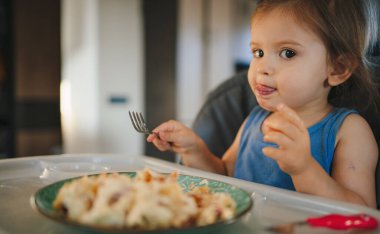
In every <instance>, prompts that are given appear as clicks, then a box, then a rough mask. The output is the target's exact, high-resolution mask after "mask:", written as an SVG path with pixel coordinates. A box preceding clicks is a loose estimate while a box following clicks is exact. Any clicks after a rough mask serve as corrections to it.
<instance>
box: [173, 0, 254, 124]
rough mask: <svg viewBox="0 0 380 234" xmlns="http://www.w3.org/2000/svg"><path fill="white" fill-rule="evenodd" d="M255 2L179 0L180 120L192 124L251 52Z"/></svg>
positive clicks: (178, 66) (247, 58)
mask: <svg viewBox="0 0 380 234" xmlns="http://www.w3.org/2000/svg"><path fill="white" fill-rule="evenodd" d="M254 3H255V2H254V1H253V2H252V1H248V0H179V16H178V17H179V18H178V41H177V53H178V55H177V57H178V60H177V119H179V120H180V121H181V122H182V123H185V124H186V125H188V126H190V125H191V124H192V122H193V120H194V119H195V116H196V114H197V112H198V111H199V109H200V107H201V105H202V104H203V102H204V100H205V98H206V96H207V94H208V93H209V92H210V91H211V90H212V89H214V88H215V87H216V86H218V85H219V84H220V83H221V82H223V81H225V80H226V79H228V78H229V77H231V76H232V75H233V74H235V72H236V70H235V65H236V63H248V62H249V60H250V58H251V54H250V49H249V40H250V28H249V22H250V15H251V11H252V9H253V7H254Z"/></svg>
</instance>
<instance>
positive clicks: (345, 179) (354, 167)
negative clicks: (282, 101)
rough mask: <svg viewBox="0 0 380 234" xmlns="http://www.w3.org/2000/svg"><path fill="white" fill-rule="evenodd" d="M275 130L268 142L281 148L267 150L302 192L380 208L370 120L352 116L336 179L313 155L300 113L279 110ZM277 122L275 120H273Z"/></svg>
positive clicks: (342, 134)
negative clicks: (376, 188)
mask: <svg viewBox="0 0 380 234" xmlns="http://www.w3.org/2000/svg"><path fill="white" fill-rule="evenodd" d="M279 112H280V114H279V115H278V116H277V119H274V121H269V122H267V123H266V125H267V127H268V128H270V129H272V130H271V131H268V132H267V134H266V135H265V137H264V139H265V140H266V141H270V142H274V143H276V144H278V145H279V148H278V149H275V148H272V147H267V148H265V149H264V150H263V151H264V153H265V154H266V155H267V156H268V157H271V158H273V159H274V160H276V161H277V162H278V164H279V166H280V167H281V169H282V170H283V171H285V172H286V173H288V174H289V175H290V176H291V177H292V180H293V183H294V185H295V188H296V190H297V191H299V192H304V193H309V194H314V195H318V196H323V197H328V198H332V199H336V200H341V201H346V202H352V203H357V204H362V205H367V206H371V207H376V199H375V167H376V163H377V155H378V149H377V144H376V141H375V139H374V136H373V134H372V131H371V129H370V128H369V126H368V124H367V123H366V121H365V120H364V119H363V118H362V117H360V116H359V115H350V116H348V117H347V118H346V119H345V121H344V122H343V124H342V126H341V129H340V131H339V133H338V136H337V143H336V144H337V145H336V148H335V154H334V161H333V165H332V176H331V177H330V176H329V175H328V174H327V173H326V172H325V171H324V170H323V168H322V167H321V166H320V165H319V163H318V162H317V161H316V160H315V159H314V158H313V157H312V156H311V152H310V142H309V141H310V140H309V136H308V133H307V129H306V127H304V126H303V123H302V121H301V119H300V118H299V117H298V116H297V114H296V113H295V112H294V111H293V110H291V109H290V108H288V107H286V106H282V107H281V108H280V109H279ZM272 120H273V118H272Z"/></svg>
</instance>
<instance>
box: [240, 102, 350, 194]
mask: <svg viewBox="0 0 380 234" xmlns="http://www.w3.org/2000/svg"><path fill="white" fill-rule="evenodd" d="M270 113H271V112H269V111H266V110H264V109H262V108H261V107H260V106H256V107H255V108H254V109H253V110H252V112H251V113H250V115H249V116H248V119H247V122H246V124H245V126H244V129H243V132H242V135H241V139H240V144H239V151H238V156H237V160H236V164H235V171H234V177H236V178H239V179H243V180H248V181H252V182H257V183H261V184H266V185H271V186H275V187H279V188H285V189H289V190H295V188H294V185H293V181H292V179H291V177H290V176H289V175H288V174H286V173H285V172H283V171H282V170H281V169H280V168H279V166H278V164H277V163H276V161H274V160H273V159H271V158H269V157H267V156H265V155H264V154H263V153H262V149H263V148H264V147H266V146H275V147H276V146H277V145H276V144H274V143H270V142H264V140H263V133H262V132H261V125H262V123H263V121H264V120H265V119H266V117H268V115H269V114H270ZM351 113H357V112H356V111H355V110H349V109H346V108H334V109H333V110H332V111H331V112H330V113H329V114H328V115H327V116H326V117H325V118H324V119H322V120H321V121H320V122H318V123H316V124H314V125H313V126H311V127H309V128H308V132H309V136H310V145H311V154H312V155H313V157H314V158H315V159H316V160H317V161H318V163H319V164H320V165H321V166H322V167H323V169H324V170H325V171H326V172H327V173H328V174H330V172H331V164H332V160H333V156H334V150H335V137H336V134H337V132H338V130H339V128H340V126H341V125H342V123H343V121H344V119H345V118H346V117H347V116H348V115H349V114H351Z"/></svg>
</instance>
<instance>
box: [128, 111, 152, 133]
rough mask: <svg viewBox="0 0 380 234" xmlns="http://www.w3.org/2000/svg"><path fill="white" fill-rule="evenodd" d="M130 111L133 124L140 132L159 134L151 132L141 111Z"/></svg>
mask: <svg viewBox="0 0 380 234" xmlns="http://www.w3.org/2000/svg"><path fill="white" fill-rule="evenodd" d="M128 113H129V118H131V122H132V125H133V127H134V128H135V129H136V131H138V132H140V133H144V134H147V135H149V134H154V135H156V136H158V134H157V133H155V132H151V131H150V130H149V128H148V126H147V125H146V122H145V120H144V117H143V115H142V114H141V113H140V112H134V111H132V112H131V111H128Z"/></svg>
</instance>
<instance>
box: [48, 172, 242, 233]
mask: <svg viewBox="0 0 380 234" xmlns="http://www.w3.org/2000/svg"><path fill="white" fill-rule="evenodd" d="M177 178H178V173H177V172H173V173H171V174H169V175H163V174H158V173H154V172H152V171H151V170H149V169H145V170H141V171H138V172H137V175H136V177H135V178H130V177H129V176H128V175H124V174H119V173H112V174H101V175H97V176H84V177H81V178H79V179H76V180H73V181H70V182H67V183H65V184H64V185H63V187H62V188H61V189H60V190H59V192H58V194H57V196H56V199H55V200H54V202H53V207H54V208H55V209H57V210H59V211H60V212H62V213H64V214H65V215H66V217H67V218H68V219H70V220H72V221H75V222H78V223H82V224H86V225H91V226H97V227H112V228H131V229H144V230H154V229H166V228H184V227H191V226H203V225H208V224H212V223H215V222H218V221H220V220H227V219H231V218H232V217H233V216H234V214H235V209H236V204H235V201H234V200H233V199H232V198H231V196H230V195H229V194H227V193H211V192H210V191H209V188H208V187H207V181H206V182H205V186H202V187H196V188H194V189H192V190H191V191H189V192H185V191H183V190H182V188H181V186H180V185H179V184H178V182H177Z"/></svg>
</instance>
